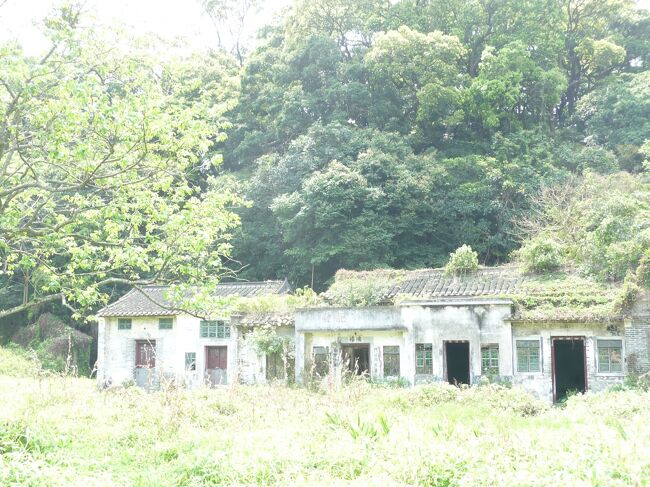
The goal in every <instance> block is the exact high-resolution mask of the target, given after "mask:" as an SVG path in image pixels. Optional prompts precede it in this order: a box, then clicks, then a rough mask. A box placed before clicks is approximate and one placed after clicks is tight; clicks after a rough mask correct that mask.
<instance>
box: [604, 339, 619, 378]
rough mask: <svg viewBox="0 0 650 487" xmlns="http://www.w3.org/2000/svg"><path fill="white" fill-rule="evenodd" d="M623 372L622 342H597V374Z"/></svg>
mask: <svg viewBox="0 0 650 487" xmlns="http://www.w3.org/2000/svg"><path fill="white" fill-rule="evenodd" d="M622 371H623V342H622V340H598V372H622Z"/></svg>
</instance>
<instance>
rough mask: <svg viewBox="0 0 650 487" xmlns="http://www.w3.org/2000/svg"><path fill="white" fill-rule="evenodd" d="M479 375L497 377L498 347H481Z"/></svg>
mask: <svg viewBox="0 0 650 487" xmlns="http://www.w3.org/2000/svg"><path fill="white" fill-rule="evenodd" d="M481 374H482V375H499V345H484V346H482V347H481Z"/></svg>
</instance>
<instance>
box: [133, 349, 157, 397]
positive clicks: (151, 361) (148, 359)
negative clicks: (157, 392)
mask: <svg viewBox="0 0 650 487" xmlns="http://www.w3.org/2000/svg"><path fill="white" fill-rule="evenodd" d="M155 369H156V341H155V340H136V341H135V383H136V384H137V385H138V386H139V387H144V388H147V389H149V388H151V387H153V386H154V385H155V382H156V373H155Z"/></svg>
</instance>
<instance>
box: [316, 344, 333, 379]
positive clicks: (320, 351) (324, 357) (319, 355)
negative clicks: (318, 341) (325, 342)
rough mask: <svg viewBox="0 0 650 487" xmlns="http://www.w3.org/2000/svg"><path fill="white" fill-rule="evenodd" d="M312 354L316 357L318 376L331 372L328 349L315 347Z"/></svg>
mask: <svg viewBox="0 0 650 487" xmlns="http://www.w3.org/2000/svg"><path fill="white" fill-rule="evenodd" d="M312 354H313V357H314V372H315V373H316V374H318V375H327V373H328V372H329V359H328V355H329V351H328V349H327V347H314V348H313V349H312Z"/></svg>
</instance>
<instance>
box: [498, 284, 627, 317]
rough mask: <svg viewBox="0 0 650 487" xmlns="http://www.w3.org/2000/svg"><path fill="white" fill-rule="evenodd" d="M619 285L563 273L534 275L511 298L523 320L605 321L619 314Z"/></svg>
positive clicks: (621, 312) (516, 311) (509, 296)
mask: <svg viewBox="0 0 650 487" xmlns="http://www.w3.org/2000/svg"><path fill="white" fill-rule="evenodd" d="M621 293H622V290H621V287H620V286H610V285H607V284H603V283H599V282H596V281H594V280H592V279H587V278H583V277H580V276H576V275H570V274H566V273H554V274H547V275H544V276H538V277H536V278H534V279H531V280H528V281H526V282H524V283H522V284H521V286H520V287H519V288H518V290H517V292H515V293H513V294H510V295H507V296H503V297H506V298H509V299H512V301H513V303H514V306H515V313H516V317H517V318H518V319H521V320H523V321H554V320H556V321H596V322H600V321H606V320H608V319H611V318H616V317H620V316H621V315H622V314H623V312H624V309H623V308H622V306H621V305H620V304H618V303H619V296H620V295H621Z"/></svg>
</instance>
